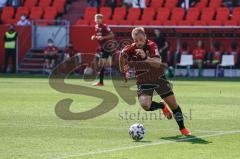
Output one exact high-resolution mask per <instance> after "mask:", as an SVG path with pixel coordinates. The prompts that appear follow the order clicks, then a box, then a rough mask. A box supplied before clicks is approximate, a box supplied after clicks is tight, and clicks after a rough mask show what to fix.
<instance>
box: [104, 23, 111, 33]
mask: <svg viewBox="0 0 240 159" xmlns="http://www.w3.org/2000/svg"><path fill="white" fill-rule="evenodd" d="M104 30H105V32H106V33H107V34H109V33H112V30H111V28H110V27H109V26H108V25H106V24H105V25H104Z"/></svg>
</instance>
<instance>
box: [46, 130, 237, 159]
mask: <svg viewBox="0 0 240 159" xmlns="http://www.w3.org/2000/svg"><path fill="white" fill-rule="evenodd" d="M238 133H240V130H235V131H226V132H220V133H215V134H210V135H202V136H197V137H190V138H184V139H177V140H171V141H163V142H155V143H150V144H143V145H137V146H128V147H118V148H114V149H108V150H102V151H93V152H86V153H79V154H71V155H65V156H61V157H56V158H50V159H67V158H72V157H83V156H90V155H97V154H103V153H111V152H116V151H123V150H131V149H136V148H143V147H149V146H156V145H163V144H171V143H175V142H181V141H190V140H194V139H197V138H209V137H216V136H222V135H230V134H238Z"/></svg>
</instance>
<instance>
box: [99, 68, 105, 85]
mask: <svg viewBox="0 0 240 159" xmlns="http://www.w3.org/2000/svg"><path fill="white" fill-rule="evenodd" d="M99 77H100V83H101V84H103V78H104V67H103V68H102V69H101V71H100V74H99Z"/></svg>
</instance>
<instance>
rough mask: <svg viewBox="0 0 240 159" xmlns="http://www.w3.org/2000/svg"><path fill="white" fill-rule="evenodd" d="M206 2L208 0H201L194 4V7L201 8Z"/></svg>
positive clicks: (205, 5)
mask: <svg viewBox="0 0 240 159" xmlns="http://www.w3.org/2000/svg"><path fill="white" fill-rule="evenodd" d="M207 4H208V0H201V1H200V2H198V3H197V4H196V5H195V7H196V8H198V9H200V10H202V9H203V8H205V7H207Z"/></svg>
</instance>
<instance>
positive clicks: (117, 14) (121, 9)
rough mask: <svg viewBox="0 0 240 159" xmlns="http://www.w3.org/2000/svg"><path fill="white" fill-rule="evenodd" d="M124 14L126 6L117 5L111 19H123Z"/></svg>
mask: <svg viewBox="0 0 240 159" xmlns="http://www.w3.org/2000/svg"><path fill="white" fill-rule="evenodd" d="M125 16H126V8H125V7H117V8H115V10H114V14H113V17H112V19H114V20H116V21H118V20H123V19H124V18H125Z"/></svg>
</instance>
